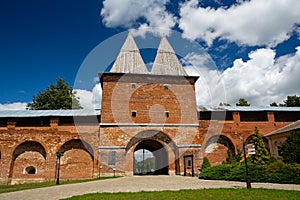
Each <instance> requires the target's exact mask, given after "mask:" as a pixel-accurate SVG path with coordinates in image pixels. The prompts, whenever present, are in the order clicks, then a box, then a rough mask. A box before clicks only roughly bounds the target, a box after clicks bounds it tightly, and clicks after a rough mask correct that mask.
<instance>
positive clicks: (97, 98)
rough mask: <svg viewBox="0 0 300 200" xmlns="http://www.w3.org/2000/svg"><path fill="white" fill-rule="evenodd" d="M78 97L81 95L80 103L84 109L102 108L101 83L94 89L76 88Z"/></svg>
mask: <svg viewBox="0 0 300 200" xmlns="http://www.w3.org/2000/svg"><path fill="white" fill-rule="evenodd" d="M74 91H75V92H76V97H79V102H80V105H81V106H82V107H83V109H100V107H101V97H102V89H101V85H100V84H96V85H95V86H94V88H93V90H92V91H88V90H82V89H74Z"/></svg>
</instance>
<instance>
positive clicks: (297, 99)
mask: <svg viewBox="0 0 300 200" xmlns="http://www.w3.org/2000/svg"><path fill="white" fill-rule="evenodd" d="M270 106H281V107H300V96H297V95H294V96H287V97H286V100H285V101H283V103H280V104H279V105H278V104H277V103H276V102H273V103H271V104H270Z"/></svg>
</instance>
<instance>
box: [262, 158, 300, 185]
mask: <svg viewBox="0 0 300 200" xmlns="http://www.w3.org/2000/svg"><path fill="white" fill-rule="evenodd" d="M265 174H266V178H267V181H268V182H272V183H295V184H300V166H299V165H296V164H285V163H282V162H275V163H272V164H270V165H269V166H268V167H267V168H266V170H265Z"/></svg>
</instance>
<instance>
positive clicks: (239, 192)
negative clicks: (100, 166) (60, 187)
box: [68, 189, 300, 200]
mask: <svg viewBox="0 0 300 200" xmlns="http://www.w3.org/2000/svg"><path fill="white" fill-rule="evenodd" d="M68 199H70V200H77V199H78V200H79V199H80V200H92V199H93V200H95V199H109V200H114V199H116V200H122V199H130V200H133V199H134V200H136V199H142V200H147V199H155V200H159V199H172V200H177V199H178V200H186V199H197V200H198V199H212V200H218V199H222V200H224V199H230V200H235V199H236V200H244V199H249V200H250V199H251V200H259V199H262V200H265V199H271V200H277V199H278V200H282V199H288V200H296V199H300V192H299V191H288V190H271V189H250V190H247V189H202V190H180V191H162V192H134V193H94V194H86V195H82V196H75V197H72V198H68Z"/></svg>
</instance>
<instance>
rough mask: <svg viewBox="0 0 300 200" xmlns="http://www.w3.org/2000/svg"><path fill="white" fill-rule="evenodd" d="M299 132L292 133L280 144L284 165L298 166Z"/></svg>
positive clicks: (299, 156) (299, 153)
mask: <svg viewBox="0 0 300 200" xmlns="http://www.w3.org/2000/svg"><path fill="white" fill-rule="evenodd" d="M299 144H300V130H298V131H292V132H291V134H290V135H288V136H287V139H286V141H285V142H284V143H283V144H282V147H281V151H282V156H283V161H284V162H285V163H298V164H300V145H299Z"/></svg>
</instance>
